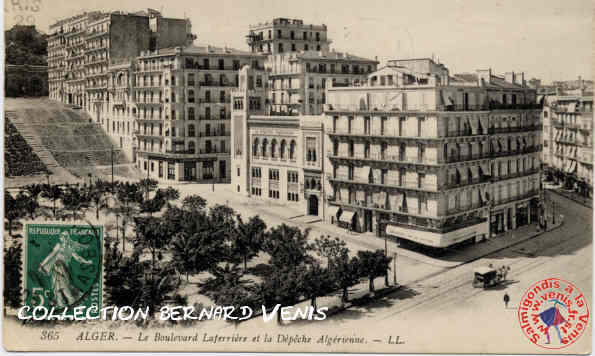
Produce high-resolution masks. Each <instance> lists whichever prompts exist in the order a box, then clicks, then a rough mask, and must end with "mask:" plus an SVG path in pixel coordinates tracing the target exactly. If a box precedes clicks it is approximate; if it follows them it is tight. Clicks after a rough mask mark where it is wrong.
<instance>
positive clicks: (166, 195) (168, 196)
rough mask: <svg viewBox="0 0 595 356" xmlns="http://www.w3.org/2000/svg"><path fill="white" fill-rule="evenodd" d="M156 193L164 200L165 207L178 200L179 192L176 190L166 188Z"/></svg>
mask: <svg viewBox="0 0 595 356" xmlns="http://www.w3.org/2000/svg"><path fill="white" fill-rule="evenodd" d="M157 193H158V194H159V195H160V196H161V198H163V200H165V202H166V203H167V205H169V204H170V202H171V201H172V200H177V199H179V198H180V192H179V191H178V190H177V189H176V188H172V187H167V188H165V189H159V190H158V191H157Z"/></svg>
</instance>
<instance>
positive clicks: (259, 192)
mask: <svg viewBox="0 0 595 356" xmlns="http://www.w3.org/2000/svg"><path fill="white" fill-rule="evenodd" d="M252 195H258V196H261V195H262V189H260V188H256V187H252Z"/></svg>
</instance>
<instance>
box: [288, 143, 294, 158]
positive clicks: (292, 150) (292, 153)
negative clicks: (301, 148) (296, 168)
mask: <svg viewBox="0 0 595 356" xmlns="http://www.w3.org/2000/svg"><path fill="white" fill-rule="evenodd" d="M289 159H295V140H291V143H290V144H289Z"/></svg>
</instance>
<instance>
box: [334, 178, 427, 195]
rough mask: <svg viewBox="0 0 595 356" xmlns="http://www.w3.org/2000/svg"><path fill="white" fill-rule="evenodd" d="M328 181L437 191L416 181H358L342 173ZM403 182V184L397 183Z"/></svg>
mask: <svg viewBox="0 0 595 356" xmlns="http://www.w3.org/2000/svg"><path fill="white" fill-rule="evenodd" d="M329 181H330V182H332V183H341V184H346V185H352V186H358V185H359V186H369V187H380V188H389V189H393V190H399V191H403V190H404V191H416V192H427V193H437V192H438V189H437V187H436V186H430V185H421V186H419V185H418V184H417V182H399V181H398V180H395V179H384V180H380V181H379V182H369V181H368V182H366V181H360V180H355V179H353V178H352V179H350V178H349V177H348V176H344V175H337V176H336V177H334V178H333V177H331V178H329ZM399 183H405V184H399Z"/></svg>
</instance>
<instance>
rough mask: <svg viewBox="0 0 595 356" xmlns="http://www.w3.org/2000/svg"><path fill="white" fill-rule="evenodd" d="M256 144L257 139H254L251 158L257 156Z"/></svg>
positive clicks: (257, 142)
mask: <svg viewBox="0 0 595 356" xmlns="http://www.w3.org/2000/svg"><path fill="white" fill-rule="evenodd" d="M258 144H259V141H258V137H256V138H255V139H254V143H253V144H252V155H253V156H258Z"/></svg>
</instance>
